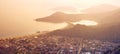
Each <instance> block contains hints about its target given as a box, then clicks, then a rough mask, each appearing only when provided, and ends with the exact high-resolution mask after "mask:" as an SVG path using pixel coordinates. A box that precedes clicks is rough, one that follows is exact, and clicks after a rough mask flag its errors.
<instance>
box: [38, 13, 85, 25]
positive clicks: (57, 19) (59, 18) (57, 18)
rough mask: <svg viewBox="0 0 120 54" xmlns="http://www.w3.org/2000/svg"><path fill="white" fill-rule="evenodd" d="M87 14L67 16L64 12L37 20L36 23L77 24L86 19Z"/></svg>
mask: <svg viewBox="0 0 120 54" xmlns="http://www.w3.org/2000/svg"><path fill="white" fill-rule="evenodd" d="M84 15H85V14H66V13H63V12H56V13H54V14H52V15H50V16H47V17H43V18H39V19H36V21H43V22H51V23H62V22H75V21H79V20H80V19H81V18H84Z"/></svg>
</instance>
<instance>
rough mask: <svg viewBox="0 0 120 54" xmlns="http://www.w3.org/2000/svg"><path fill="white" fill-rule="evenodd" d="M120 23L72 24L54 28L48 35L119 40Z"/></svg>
mask: <svg viewBox="0 0 120 54" xmlns="http://www.w3.org/2000/svg"><path fill="white" fill-rule="evenodd" d="M119 30H120V25H114V26H107V27H106V26H103V27H100V26H84V25H80V24H77V25H74V27H72V28H69V29H60V30H55V31H52V32H50V33H48V35H57V36H67V37H77V38H83V39H87V40H89V39H90V40H91V39H95V40H102V41H114V42H117V41H120V31H119Z"/></svg>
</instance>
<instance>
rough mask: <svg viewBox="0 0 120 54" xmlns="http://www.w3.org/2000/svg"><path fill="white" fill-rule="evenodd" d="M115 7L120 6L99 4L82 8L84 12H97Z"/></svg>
mask: <svg viewBox="0 0 120 54" xmlns="http://www.w3.org/2000/svg"><path fill="white" fill-rule="evenodd" d="M115 9H118V7H117V6H114V5H110V4H102V5H97V6H93V7H90V8H87V9H84V10H82V12H85V13H88V14H96V13H104V12H109V11H113V10H115Z"/></svg>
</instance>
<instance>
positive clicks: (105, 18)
mask: <svg viewBox="0 0 120 54" xmlns="http://www.w3.org/2000/svg"><path fill="white" fill-rule="evenodd" d="M119 17H120V9H116V10H113V11H109V12H104V13H99V14H66V13H63V12H56V13H54V14H52V15H50V16H47V17H43V18H38V19H36V21H43V22H50V23H63V22H77V21H80V20H82V19H84V20H93V21H96V22H98V23H99V24H106V25H107V24H118V23H120V20H119Z"/></svg>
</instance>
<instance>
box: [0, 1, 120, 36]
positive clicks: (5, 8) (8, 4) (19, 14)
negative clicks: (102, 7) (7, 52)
mask: <svg viewBox="0 0 120 54" xmlns="http://www.w3.org/2000/svg"><path fill="white" fill-rule="evenodd" d="M78 1H79V2H78ZM103 1H104V0H53V1H49V0H44V1H43V0H0V37H5V36H17V35H18V36H19V35H20V36H22V35H25V34H32V33H35V32H36V31H50V30H54V29H58V28H62V27H64V26H65V25H66V24H64V23H62V24H51V23H44V22H36V21H34V20H35V19H36V18H40V17H44V16H48V15H50V14H52V13H54V12H56V11H63V12H69V13H80V10H82V9H86V8H88V7H91V6H96V5H99V4H103V3H107V4H112V5H116V6H119V3H120V1H119V0H106V1H104V2H103ZM113 1H114V2H113ZM66 8H67V9H66ZM61 25H62V26H61Z"/></svg>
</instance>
